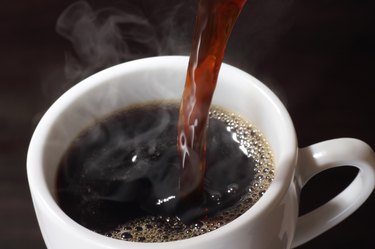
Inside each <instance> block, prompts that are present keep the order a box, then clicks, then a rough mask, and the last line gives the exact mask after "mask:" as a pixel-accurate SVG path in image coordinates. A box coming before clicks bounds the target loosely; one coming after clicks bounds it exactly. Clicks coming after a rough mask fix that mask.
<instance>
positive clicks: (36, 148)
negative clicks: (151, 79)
mask: <svg viewBox="0 0 375 249" xmlns="http://www.w3.org/2000/svg"><path fill="white" fill-rule="evenodd" d="M188 58H189V57H188V56H156V57H149V58H143V59H138V60H134V61H129V62H124V63H122V64H119V65H115V66H112V67H109V68H107V69H104V70H102V71H100V72H98V73H96V74H94V75H92V76H89V77H88V78H86V79H84V80H82V81H81V82H79V83H77V84H76V85H75V86H73V87H72V88H70V89H69V90H68V91H66V92H65V93H64V94H63V95H62V96H61V97H59V98H58V99H57V100H56V101H55V102H54V103H53V104H52V105H51V106H50V108H49V109H48V110H47V112H46V113H45V114H44V115H43V117H42V119H41V120H40V122H39V123H38V125H37V127H36V129H35V131H34V134H33V135H32V138H31V141H30V144H29V148H28V152H27V178H28V182H29V187H30V190H31V193H32V198H33V202H34V205H35V203H36V202H38V203H42V204H43V208H45V210H46V212H49V213H50V215H52V216H53V217H55V218H56V220H57V221H58V222H59V223H60V224H61V226H69V227H70V228H73V230H74V231H76V232H79V233H82V234H84V235H85V238H86V239H90V240H95V242H96V243H101V242H102V243H101V244H103V245H104V244H105V245H107V246H108V245H113V246H116V247H117V246H121V245H124V243H127V244H131V246H132V247H134V248H137V247H138V246H141V248H146V247H147V248H148V247H149V248H159V247H160V248H177V247H178V246H180V245H183V244H186V243H189V244H191V245H192V244H199V243H200V241H202V240H212V239H213V240H214V239H215V238H218V237H222V236H224V235H225V234H226V233H227V232H229V231H233V229H234V228H236V227H238V228H240V227H242V226H244V225H246V224H247V223H248V222H251V220H252V219H255V218H256V217H258V216H259V215H263V214H264V213H265V212H267V210H268V209H269V208H267V207H270V206H275V205H276V204H277V203H278V202H279V201H280V199H281V198H282V197H283V196H284V195H283V193H285V192H286V191H287V190H288V188H289V185H290V182H291V181H292V179H293V176H294V165H295V162H296V158H297V138H296V134H295V129H294V126H293V123H292V120H291V118H290V116H289V113H288V112H287V110H286V108H285V106H284V105H283V104H282V102H281V101H280V100H279V98H278V97H277V96H276V95H275V94H274V93H273V92H272V91H271V90H270V89H269V88H268V87H267V86H265V85H264V84H263V83H261V82H260V81H258V80H256V79H255V78H254V77H253V76H251V75H250V74H248V73H246V72H244V71H242V70H240V69H238V68H236V67H233V66H230V65H228V64H226V63H223V64H222V66H221V71H220V74H221V73H228V71H231V72H233V73H236V74H242V75H243V76H244V77H248V78H251V81H252V82H253V83H254V84H256V85H257V87H258V88H260V89H261V90H262V91H263V92H265V94H266V95H267V97H269V101H270V102H271V103H272V104H273V105H275V107H276V108H277V109H278V112H279V113H280V115H281V116H282V117H283V120H284V122H285V124H286V127H287V130H286V131H285V133H287V134H288V136H287V137H288V138H289V140H287V141H285V144H286V146H287V147H288V148H289V151H288V153H289V154H288V155H287V160H286V161H285V162H284V164H285V166H283V171H282V172H280V171H279V172H277V174H275V179H274V180H273V182H272V183H271V185H270V187H269V188H268V189H267V191H266V192H265V194H264V195H263V196H262V198H260V200H258V201H257V202H256V203H255V204H254V205H253V206H252V207H251V208H250V209H249V210H247V211H246V212H245V213H243V214H242V215H241V216H240V217H238V218H236V219H234V220H233V221H231V222H230V223H228V224H226V225H225V226H222V227H220V228H218V229H216V230H214V231H211V232H208V233H205V234H202V235H199V236H196V237H192V238H189V239H183V240H177V241H170V242H157V243H142V242H129V241H121V240H117V239H113V238H108V237H106V236H104V235H101V234H98V233H96V232H93V231H91V230H90V229H88V228H85V227H84V226H81V225H80V224H78V223H76V222H75V221H74V220H72V219H71V218H70V217H69V216H68V215H67V214H65V212H63V211H62V210H61V208H60V207H59V206H58V204H57V203H56V201H55V199H54V198H53V196H52V193H51V190H50V189H49V188H48V186H47V183H46V181H45V176H44V174H43V166H42V164H43V163H42V161H43V156H42V155H43V153H44V144H43V141H44V142H45V141H46V139H47V136H48V131H49V129H50V128H51V127H52V126H53V125H54V122H55V121H56V120H57V118H58V115H59V114H60V113H61V112H62V111H63V110H64V109H65V108H66V107H67V106H68V104H69V101H68V100H70V101H72V100H74V99H76V98H77V97H79V96H80V95H81V94H84V93H85V92H87V91H88V90H89V89H91V88H94V87H96V85H100V84H102V83H103V82H105V81H108V79H109V78H112V77H116V76H120V75H126V74H127V73H129V72H131V71H132V70H139V69H140V68H141V69H142V70H147V69H149V68H151V67H155V66H156V64H157V66H161V65H164V67H166V66H167V65H181V63H184V64H186V65H187V61H188ZM219 77H220V75H219Z"/></svg>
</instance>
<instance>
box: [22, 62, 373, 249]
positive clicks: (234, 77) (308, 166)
mask: <svg viewBox="0 0 375 249" xmlns="http://www.w3.org/2000/svg"><path fill="white" fill-rule="evenodd" d="M187 63H188V58H187V57H182V56H168V57H154V58H146V59H141V60H136V61H131V62H127V63H124V64H121V65H118V66H114V67H111V68H109V69H106V70H104V71H101V72H99V73H97V74H95V75H93V76H91V77H89V78H87V79H85V80H84V81H82V82H80V83H79V84H77V85H76V86H74V87H73V88H72V89H70V90H68V91H67V92H66V93H65V94H64V95H63V96H61V97H60V98H59V99H58V100H57V101H56V102H55V103H54V104H53V105H52V106H51V108H50V109H49V110H48V111H47V112H46V114H45V115H44V116H43V118H42V119H41V121H40V123H39V124H38V126H37V128H36V130H35V133H34V135H33V137H32V140H31V143H30V147H29V151H28V157H27V174H28V180H29V185H30V190H31V194H32V199H33V203H34V207H35V211H36V214H37V218H38V222H39V225H40V229H41V231H42V234H43V237H44V240H45V243H46V245H47V247H48V248H53V249H59V248H61V249H66V248H79V249H104V248H105V249H108V248H113V249H120V248H121V249H126V248H132V249H159V248H160V249H161V248H163V249H172V248H173V249H182V248H195V249H198V248H200V249H212V248H215V249H224V248H225V249H228V248H232V249H245V248H256V249H266V248H275V249H276V248H277V249H283V248H291V247H295V246H298V245H300V244H302V243H304V242H306V241H308V240H310V239H312V238H314V237H315V236H317V235H319V234H320V233H322V232H324V231H326V230H327V229H329V228H331V227H332V226H334V225H336V224H337V223H339V222H341V221H342V220H343V219H345V218H346V217H347V216H349V215H350V214H351V213H352V212H354V211H355V210H356V209H357V208H358V207H359V206H360V205H361V204H362V203H363V202H364V201H365V200H366V199H367V198H368V196H369V195H370V194H371V192H372V191H373V189H374V186H375V154H374V152H373V151H372V149H371V148H370V147H369V146H368V145H367V144H365V143H364V142H362V141H359V140H356V139H351V138H340V139H334V140H329V141H324V142H321V143H318V144H314V145H312V146H309V147H306V148H303V149H299V148H298V146H297V139H296V134H295V130H294V127H293V124H292V121H291V119H290V117H289V115H288V113H287V111H286V109H285V107H284V106H283V105H282V103H281V102H280V100H279V99H278V98H277V97H276V96H275V95H274V94H273V93H272V92H271V91H270V90H269V89H268V88H267V87H266V86H265V85H263V84H262V83H260V82H259V81H258V80H256V79H255V78H253V77H252V76H250V75H249V74H247V73H245V72H243V71H241V70H239V69H236V68H234V67H231V66H229V65H226V64H223V65H222V68H221V71H220V76H219V79H218V85H217V89H216V92H215V95H214V99H213V103H214V104H215V105H218V106H222V107H224V108H225V109H229V110H231V111H233V112H235V113H238V114H240V115H242V116H243V117H245V118H246V119H248V120H249V121H250V122H251V123H253V124H254V125H255V126H256V127H257V128H259V129H260V130H261V131H262V132H263V134H265V136H266V138H267V140H268V142H269V144H270V146H271V149H272V151H273V154H274V158H275V179H274V181H273V183H272V184H271V186H270V187H269V189H268V190H267V191H266V193H265V194H264V195H263V197H262V198H261V199H260V200H259V201H258V202H257V203H256V204H255V205H254V206H253V207H251V208H250V209H249V210H248V211H247V212H245V213H244V214H243V215H241V216H240V217H238V218H237V219H235V220H234V221H232V222H230V223H229V224H227V225H225V226H223V227H221V228H219V229H217V230H215V231H212V232H209V233H206V234H204V235H200V236H197V237H194V238H191V239H186V240H179V241H174V242H166V243H140V242H126V241H120V240H116V239H112V238H108V237H105V236H103V235H100V234H97V233H95V232H93V231H90V230H88V229H86V228H85V227H83V226H81V225H79V224H77V223H76V222H75V221H73V220H72V219H71V218H69V217H68V216H67V215H66V214H65V213H64V212H63V211H62V210H61V209H60V208H59V206H58V205H57V203H56V194H55V191H54V186H55V178H56V171H57V167H58V164H59V161H60V158H61V157H62V155H63V153H64V151H65V150H66V149H67V148H68V146H69V145H70V143H71V141H72V140H73V139H74V138H75V137H76V136H77V134H78V133H79V132H80V131H81V130H82V129H83V128H84V127H86V126H88V125H89V124H91V123H93V122H95V120H97V119H100V117H102V116H104V115H107V114H109V113H111V112H114V111H116V110H120V109H123V108H124V107H126V106H128V105H132V104H136V103H142V102H147V101H150V100H177V101H178V100H179V99H180V97H181V94H182V89H183V86H184V82H185V74H186V69H187ZM343 165H353V166H354V167H357V168H358V169H359V173H358V175H357V176H356V178H355V179H354V181H353V182H352V183H351V184H350V185H349V186H348V187H347V188H346V189H345V190H344V191H343V192H341V193H340V194H338V195H337V196H336V197H335V198H333V199H332V200H330V201H329V202H328V203H326V204H325V205H323V206H321V207H319V208H317V209H315V210H313V211H312V212H310V213H307V214H306V215H304V216H302V217H298V200H299V194H300V189H301V188H302V187H303V186H304V185H305V183H306V182H307V181H308V180H309V179H310V178H311V177H312V176H314V175H315V174H317V173H319V172H321V171H323V170H325V169H328V168H333V167H337V166H343Z"/></svg>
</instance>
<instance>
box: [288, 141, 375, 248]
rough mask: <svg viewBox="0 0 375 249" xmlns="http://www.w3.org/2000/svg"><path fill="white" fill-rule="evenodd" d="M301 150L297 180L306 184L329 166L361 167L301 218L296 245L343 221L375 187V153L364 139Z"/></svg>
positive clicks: (335, 142)
mask: <svg viewBox="0 0 375 249" xmlns="http://www.w3.org/2000/svg"><path fill="white" fill-rule="evenodd" d="M298 153H299V154H298V168H297V170H298V171H297V172H296V180H297V182H298V184H299V186H302V187H303V186H304V185H305V184H306V183H307V182H308V181H309V179H311V178H312V177H313V176H314V175H316V174H318V173H319V172H321V171H323V170H326V169H330V168H335V167H339V166H346V165H350V166H354V167H356V168H358V169H359V172H358V175H357V176H356V177H355V178H354V180H353V182H352V183H350V184H349V185H348V186H347V187H346V188H345V189H344V190H343V191H342V192H341V193H339V194H338V195H337V196H336V197H334V198H333V199H331V200H330V201H328V202H327V203H326V204H324V205H322V206H320V207H318V208H317V209H315V210H313V211H311V212H309V213H307V214H305V215H303V216H300V217H299V218H298V220H297V226H296V232H295V236H294V240H293V242H292V248H294V247H297V246H299V245H301V244H303V243H305V242H307V241H309V240H311V239H313V238H314V237H316V236H318V235H319V234H321V233H323V232H325V231H327V230H328V229H330V228H332V227H333V226H335V225H337V224H338V223H340V222H341V221H343V220H344V219H345V218H347V217H348V216H349V215H351V214H352V213H353V212H354V211H355V210H357V209H358V208H359V207H360V206H361V205H362V204H363V203H364V202H365V201H366V199H367V198H368V197H369V195H370V194H371V192H372V191H373V190H374V188H375V153H374V151H373V150H372V149H371V147H370V146H369V145H367V144H366V143H364V142H362V141H361V140H358V139H353V138H338V139H333V140H327V141H324V142H320V143H317V144H313V145H311V146H308V147H305V148H302V149H299V151H298Z"/></svg>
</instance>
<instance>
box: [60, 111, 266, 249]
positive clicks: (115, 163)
mask: <svg viewBox="0 0 375 249" xmlns="http://www.w3.org/2000/svg"><path fill="white" fill-rule="evenodd" d="M177 119H178V106H177V105H173V104H150V105H143V106H137V107H133V108H130V109H127V110H124V111H122V112H118V113H114V114H113V115H111V116H109V117H107V118H105V119H103V120H100V121H98V122H97V123H95V124H94V125H93V126H91V127H89V128H88V129H86V130H85V131H83V132H82V133H81V135H80V136H79V137H77V138H76V139H75V140H74V142H73V143H72V144H71V146H70V148H69V149H68V151H67V152H66V154H65V155H64V157H63V159H62V160H61V164H60V167H59V171H58V175H57V186H56V187H57V197H58V202H59V205H60V206H61V208H62V209H63V210H64V212H66V213H67V214H68V215H69V216H70V217H71V218H72V219H74V220H75V221H76V222H78V223H80V224H81V225H83V226H85V227H87V228H89V229H91V230H93V231H96V232H98V233H101V234H105V235H107V236H111V237H114V238H118V239H125V240H130V241H147V242H162V241H171V240H177V239H184V238H189V237H193V236H197V235H200V234H203V233H206V232H209V231H211V230H214V229H217V228H218V227H220V226H222V225H224V224H227V223H228V222H230V221H232V220H233V219H235V218H236V217H238V216H239V215H241V214H242V213H243V212H245V211H246V210H247V209H249V208H250V207H251V206H252V205H253V204H254V203H255V202H256V201H257V200H258V199H259V198H260V197H261V196H262V194H263V193H264V191H265V190H266V189H267V187H268V185H269V184H270V182H271V181H272V178H273V159H272V154H271V151H270V149H269V147H268V145H267V142H266V141H265V139H264V138H263V136H262V134H261V133H260V132H259V131H258V130H257V129H256V128H254V127H253V126H252V125H251V124H249V123H247V122H246V121H243V120H242V119H241V118H239V117H238V116H236V115H233V114H229V113H227V112H225V111H222V110H220V109H217V108H213V109H211V111H210V115H209V127H208V133H207V169H206V173H205V177H204V194H203V196H202V197H201V198H198V199H197V200H192V202H193V203H190V204H189V205H188V206H189V208H186V207H185V206H184V205H181V203H180V202H179V196H178V190H179V172H180V170H181V167H180V162H181V161H180V159H179V157H178V154H177V149H176V137H177V129H176V125H177Z"/></svg>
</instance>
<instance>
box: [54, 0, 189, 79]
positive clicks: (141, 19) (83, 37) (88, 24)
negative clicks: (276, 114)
mask: <svg viewBox="0 0 375 249" xmlns="http://www.w3.org/2000/svg"><path fill="white" fill-rule="evenodd" d="M182 10H183V13H184V14H183V15H182V14H181V12H182ZM191 10H193V9H191V8H189V7H187V6H186V4H185V5H183V4H179V5H175V6H171V7H170V8H169V9H168V8H167V9H156V10H154V13H151V14H149V15H148V16H146V15H145V14H144V12H143V11H142V10H141V9H140V8H139V7H137V6H134V5H130V4H127V5H126V6H125V7H123V6H121V8H114V7H106V8H102V9H98V10H95V9H93V8H92V7H91V6H90V5H89V3H87V2H86V1H79V2H76V3H73V4H72V5H70V6H69V7H68V8H67V9H65V10H64V11H63V13H62V14H61V15H60V17H59V18H58V20H57V24H56V31H57V33H58V34H60V35H61V36H63V37H64V38H66V39H67V40H69V41H70V42H71V44H72V47H73V50H74V53H71V52H70V53H66V66H65V75H66V78H67V80H68V81H70V82H73V81H78V80H80V79H82V78H84V77H87V76H89V75H91V74H93V73H94V72H96V71H99V70H101V69H104V68H106V67H109V66H112V65H115V64H118V63H121V62H125V61H129V60H134V59H138V58H142V57H147V56H156V55H163V54H186V53H187V52H188V51H189V48H190V45H189V44H190V40H191V39H190V32H189V29H190V26H191V27H192V24H190V23H192V22H193V20H194V18H193V17H194V13H190V12H192V11H191ZM189 11H190V12H189ZM184 15H185V16H186V15H188V16H189V19H186V20H190V21H186V20H184V19H183V17H184ZM154 16H165V18H158V20H159V21H158V22H157V21H154V20H153V17H154ZM160 20H161V21H160ZM177 24H178V25H177ZM185 38H186V39H185Z"/></svg>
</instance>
